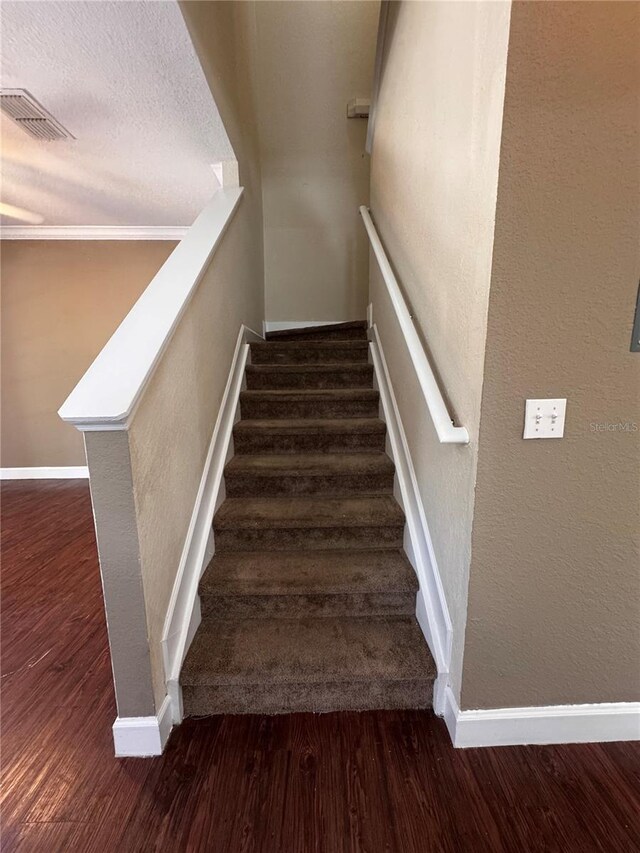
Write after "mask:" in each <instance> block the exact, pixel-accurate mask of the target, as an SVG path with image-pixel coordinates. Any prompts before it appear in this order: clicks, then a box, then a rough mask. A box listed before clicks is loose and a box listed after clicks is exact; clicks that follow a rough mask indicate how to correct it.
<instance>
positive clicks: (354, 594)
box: [199, 550, 418, 630]
mask: <svg viewBox="0 0 640 853" xmlns="http://www.w3.org/2000/svg"><path fill="white" fill-rule="evenodd" d="M417 590H418V581H417V578H416V575H415V572H414V571H413V569H412V568H411V565H410V563H409V561H408V560H407V558H406V556H405V555H404V553H403V552H402V551H399V550H397V551H392V550H382V551H349V550H347V551H237V552H233V553H227V554H224V553H223V554H216V555H215V556H214V557H213V559H212V560H211V562H210V563H209V565H208V566H207V568H206V570H205V572H204V574H203V575H202V578H201V580H200V588H199V592H200V609H201V612H202V620H203V630H206V624H205V623H206V622H208V621H209V620H210V619H254V618H255V619H258V618H265V617H267V618H274V617H279V618H286V619H298V618H302V617H305V616H313V617H323V618H327V617H338V616H403V615H404V616H412V615H413V614H414V613H415V607H416V592H417Z"/></svg>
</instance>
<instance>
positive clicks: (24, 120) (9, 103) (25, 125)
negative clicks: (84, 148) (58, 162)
mask: <svg viewBox="0 0 640 853" xmlns="http://www.w3.org/2000/svg"><path fill="white" fill-rule="evenodd" d="M0 109H1V110H2V112H3V113H5V115H8V116H9V118H11V119H13V120H14V121H15V123H16V124H17V125H18V127H21V128H22V129H23V130H24V132H25V133H28V134H29V136H33V138H34V139H42V140H44V141H46V142H54V141H56V140H58V139H75V137H74V136H73V134H71V133H69V131H68V130H66V128H64V127H63V126H62V125H61V124H60V122H59V121H56V119H54V117H53V116H52V115H51V114H50V113H48V112H47V111H46V110H45V108H44V107H42V106H41V105H40V104H39V103H38V102H37V101H36V99H35V98H34V97H33V95H31V94H30V93H29V92H27V90H26V89H0Z"/></svg>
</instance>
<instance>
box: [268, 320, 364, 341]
mask: <svg viewBox="0 0 640 853" xmlns="http://www.w3.org/2000/svg"><path fill="white" fill-rule="evenodd" d="M265 337H266V339H267V341H301V340H306V341H354V340H357V341H366V340H367V323H366V321H365V320H354V321H352V322H349V323H331V324H327V325H326V326H307V327H304V328H300V329H285V330H283V331H279V332H267V334H266V335H265Z"/></svg>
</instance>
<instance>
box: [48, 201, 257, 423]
mask: <svg viewBox="0 0 640 853" xmlns="http://www.w3.org/2000/svg"><path fill="white" fill-rule="evenodd" d="M242 192H243V190H242V187H235V188H232V189H220V190H218V191H217V192H216V194H215V195H214V196H213V198H212V199H211V201H210V202H209V204H208V205H207V206H206V207H205V208H204V210H203V211H202V213H200V215H199V216H198V218H197V219H196V221H195V222H194V223H193V225H192V226H191V227H190V228H189V230H188V232H187V234H186V236H185V237H184V238H183V240H182V242H180V243H179V244H178V245H177V246H176V248H175V249H174V250H173V252H172V253H171V254H170V255H169V257H168V258H167V260H166V261H165V262H164V264H163V265H162V266H161V267H160V269H159V271H158V272H157V273H156V275H155V277H154V278H153V279H152V281H151V283H150V284H149V285H148V287H147V288H146V290H145V291H144V292H143V293H142V295H141V296H140V298H139V299H138V301H137V302H136V304H135V305H134V306H133V308H132V309H131V311H129V313H128V314H127V316H126V317H125V318H124V320H123V321H122V323H120V325H119V326H118V328H117V329H116V330H115V332H114V333H113V335H112V336H111V338H109V340H108V341H107V343H106V344H105V346H104V347H103V349H102V350H101V351H100V353H98V355H97V357H96V359H95V361H94V362H93V364H92V365H91V366H90V367H89V369H88V370H87V372H86V373H85V374H84V376H83V377H82V379H81V380H80V381H79V382H78V384H77V385H76V387H75V388H74V389H73V391H72V392H71V394H70V395H69V397H67V399H66V401H65V402H64V403H63V405H62V408H61V409H60V411H59V412H58V414H59V415H60V417H61V418H62V420H63V421H67V422H68V423H71V424H73V425H74V426H76V427H77V428H78V429H79V430H115V429H126V428H127V426H128V424H129V421H130V420H131V417H132V416H133V412H134V409H135V407H136V404H137V403H138V401H139V399H140V397H141V396H142V392H143V390H144V388H145V386H146V384H147V382H148V381H149V379H150V377H151V375H152V374H153V371H154V369H155V367H156V365H157V364H158V361H159V360H160V357H161V355H162V353H163V352H164V349H165V347H166V346H167V344H168V343H169V341H170V340H171V337H172V335H173V332H174V330H175V328H176V326H177V325H178V323H179V321H180V318H181V317H182V314H183V313H184V311H185V309H186V307H187V305H188V304H189V301H190V299H191V297H192V296H193V294H194V292H195V290H196V287H197V286H198V283H199V281H200V279H201V277H202V275H203V273H204V271H205V270H206V269H207V267H208V264H209V260H210V258H211V256H212V255H213V253H214V252H215V250H216V247H217V246H218V243H219V242H220V240H221V239H222V235H223V234H224V232H225V230H226V228H227V225H228V224H229V222H230V221H231V218H232V216H233V214H234V213H235V210H236V208H237V206H238V204H239V202H240V197H241V196H242Z"/></svg>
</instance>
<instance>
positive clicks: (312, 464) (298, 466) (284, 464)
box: [225, 452, 395, 477]
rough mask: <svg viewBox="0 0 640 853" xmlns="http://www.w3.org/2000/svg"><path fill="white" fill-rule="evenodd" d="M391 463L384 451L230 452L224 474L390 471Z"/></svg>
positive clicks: (269, 474) (343, 473)
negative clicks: (231, 456)
mask: <svg viewBox="0 0 640 853" xmlns="http://www.w3.org/2000/svg"><path fill="white" fill-rule="evenodd" d="M394 470H395V466H394V464H393V462H392V461H391V459H389V457H388V456H387V454H386V453H382V452H380V453H282V454H280V453H277V454H276V453H267V454H262V453H261V454H257V453H255V454H251V455H240V456H234V457H233V458H232V459H231V461H230V462H229V463H228V465H227V466H226V468H225V473H226V474H231V475H233V474H251V475H254V476H256V475H258V476H260V477H281V476H282V475H283V474H285V473H286V474H289V475H291V474H300V475H301V476H313V475H314V474H316V475H318V476H326V475H332V476H336V475H337V476H340V475H343V476H345V477H347V476H353V475H358V474H360V475H363V476H364V475H366V474H386V473H392V472H393V471H394Z"/></svg>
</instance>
